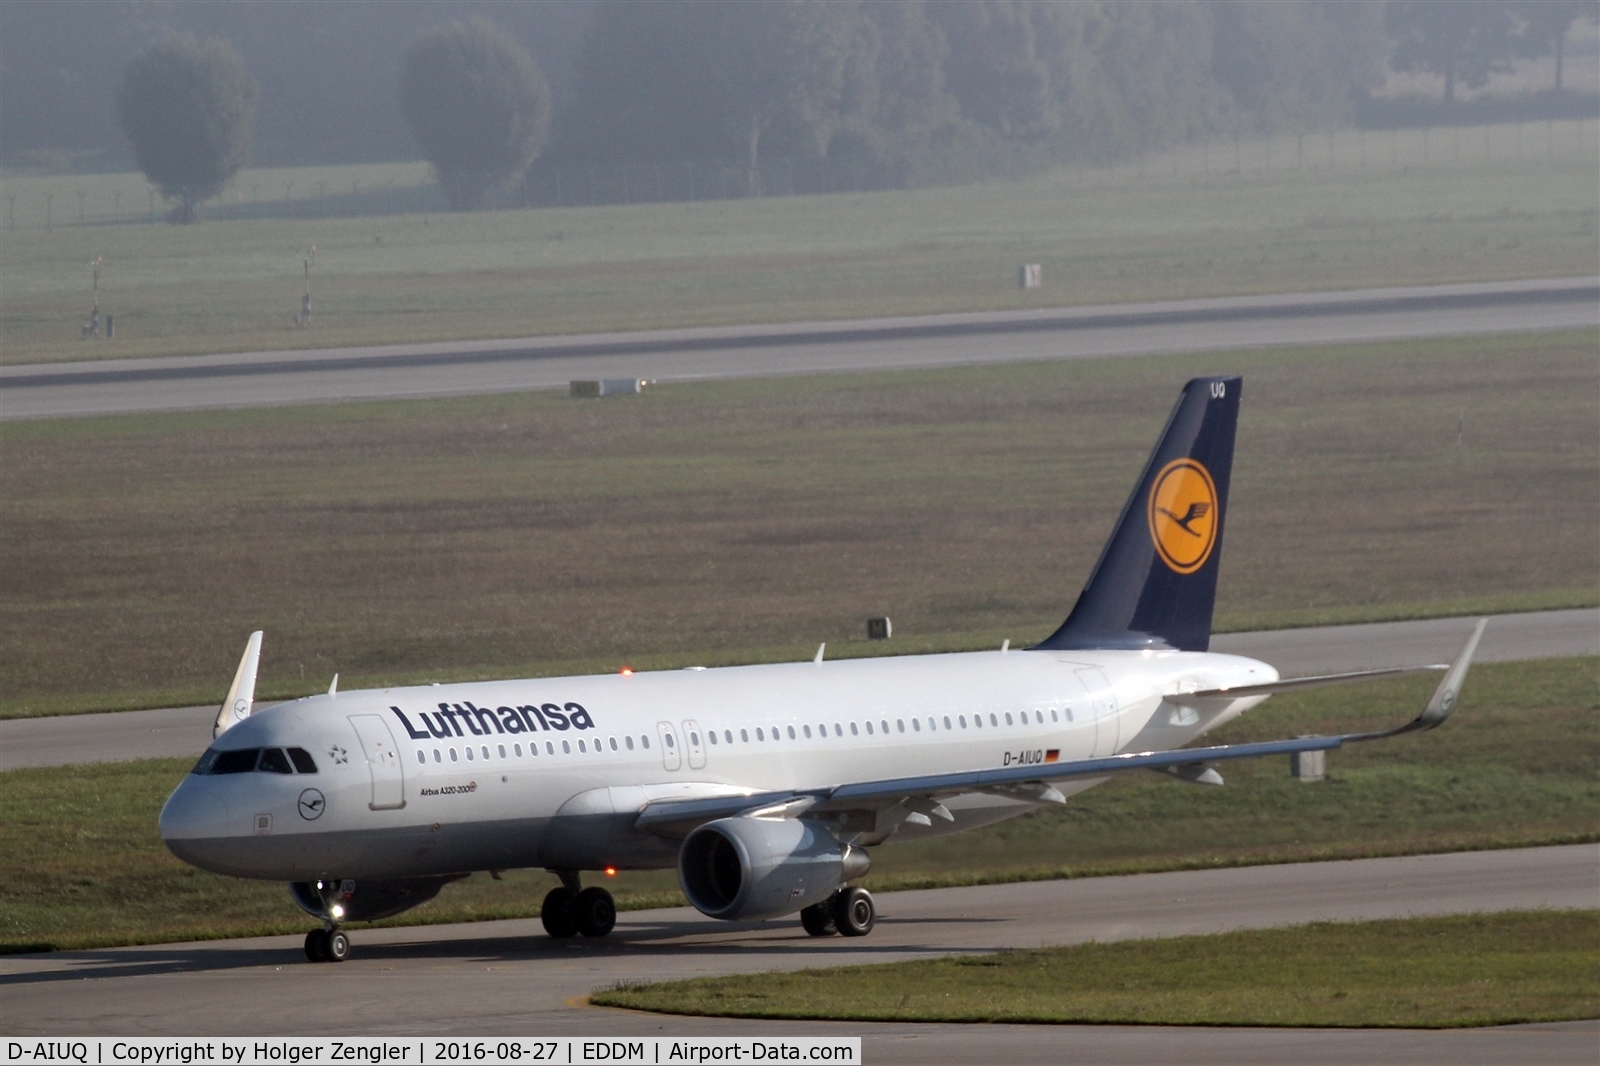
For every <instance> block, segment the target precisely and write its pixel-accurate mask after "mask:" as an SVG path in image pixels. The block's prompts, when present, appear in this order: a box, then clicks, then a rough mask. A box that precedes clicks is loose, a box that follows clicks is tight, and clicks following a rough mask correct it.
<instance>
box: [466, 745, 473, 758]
mask: <svg viewBox="0 0 1600 1066" xmlns="http://www.w3.org/2000/svg"><path fill="white" fill-rule="evenodd" d="M472 758H473V756H472V745H471V744H468V745H467V761H468V762H471V761H472Z"/></svg>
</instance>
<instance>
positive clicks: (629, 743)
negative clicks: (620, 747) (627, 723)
mask: <svg viewBox="0 0 1600 1066" xmlns="http://www.w3.org/2000/svg"><path fill="white" fill-rule="evenodd" d="M622 742H623V743H624V744H626V745H627V746H628V750H629V751H632V750H633V738H632V737H623V738H622Z"/></svg>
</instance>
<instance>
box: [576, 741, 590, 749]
mask: <svg viewBox="0 0 1600 1066" xmlns="http://www.w3.org/2000/svg"><path fill="white" fill-rule="evenodd" d="M578 750H579V751H588V750H589V749H588V748H586V747H584V746H583V741H581V740H580V741H578Z"/></svg>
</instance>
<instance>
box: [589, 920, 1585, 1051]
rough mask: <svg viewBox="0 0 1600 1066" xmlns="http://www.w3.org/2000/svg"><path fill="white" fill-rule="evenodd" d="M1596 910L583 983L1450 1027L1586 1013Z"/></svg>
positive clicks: (905, 1011) (641, 990)
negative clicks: (629, 982) (620, 982)
mask: <svg viewBox="0 0 1600 1066" xmlns="http://www.w3.org/2000/svg"><path fill="white" fill-rule="evenodd" d="M1597 940H1600V911H1534V912H1512V913H1506V914H1489V915H1468V916H1463V917H1451V918H1418V919H1410V920H1404V921H1380V922H1351V923H1348V924H1345V923H1338V924H1335V923H1331V922H1329V923H1318V924H1316V925H1310V926H1302V927H1298V928H1291V929H1269V930H1251V931H1247V932H1237V933H1226V934H1222V935H1217V936H1186V937H1175V938H1173V939H1170V940H1137V941H1128V942H1123V943H1113V944H1083V945H1079V946H1075V947H1065V948H1050V949H1044V950H1037V951H1012V952H1004V953H1002V954H999V955H980V956H969V957H961V958H953V959H938V960H932V961H919V962H902V963H892V964H888V965H883V966H852V967H838V968H833V969H825V970H798V971H794V972H789V973H767V974H755V975H752V974H740V975H738V976H736V977H708V978H701V979H698V980H692V981H672V982H666V983H662V984H654V985H643V986H635V987H622V988H616V989H607V990H604V991H600V992H596V993H595V994H594V995H593V996H591V997H590V999H591V1002H593V1003H596V1004H598V1005H600V1006H607V1007H629V1008H632V1009H635V1010H654V1011H663V1012H666V1013H669V1014H698V1015H714V1016H719V1017H736V1018H826V1019H831V1020H839V1021H872V1022H1010V1023H1035V1024H1037V1023H1059V1024H1065V1023H1075V1024H1098V1025H1271V1026H1296V1027H1303V1026H1340V1027H1399V1028H1408V1029H1437V1028H1456V1027H1461V1026H1472V1025H1512V1024H1518V1023H1525V1022H1551V1021H1565V1020H1568V1019H1575V1018H1593V1017H1596V1016H1600V983H1597V982H1596V980H1595V965H1596V961H1597V957H1600V956H1597V953H1596V943H1597Z"/></svg>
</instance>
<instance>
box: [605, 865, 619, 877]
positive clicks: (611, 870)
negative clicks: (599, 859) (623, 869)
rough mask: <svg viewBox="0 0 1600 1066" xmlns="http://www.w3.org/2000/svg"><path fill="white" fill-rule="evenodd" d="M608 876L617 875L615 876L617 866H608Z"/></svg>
mask: <svg viewBox="0 0 1600 1066" xmlns="http://www.w3.org/2000/svg"><path fill="white" fill-rule="evenodd" d="M606 876H607V877H615V876H617V868H616V867H615V866H607V867H606Z"/></svg>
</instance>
